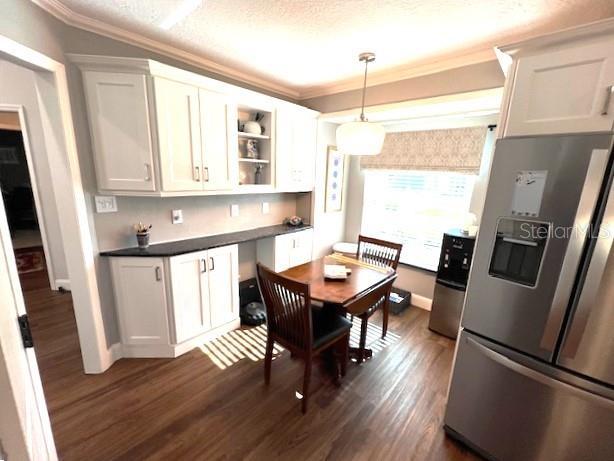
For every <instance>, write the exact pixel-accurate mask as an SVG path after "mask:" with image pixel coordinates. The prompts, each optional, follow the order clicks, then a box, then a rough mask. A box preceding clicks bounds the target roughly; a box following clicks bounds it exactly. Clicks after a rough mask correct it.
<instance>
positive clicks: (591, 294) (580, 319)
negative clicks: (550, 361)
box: [561, 185, 614, 359]
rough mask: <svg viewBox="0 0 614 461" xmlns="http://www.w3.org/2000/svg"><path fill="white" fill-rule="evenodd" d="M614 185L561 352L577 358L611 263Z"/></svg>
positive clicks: (571, 357) (613, 228)
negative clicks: (592, 310)
mask: <svg viewBox="0 0 614 461" xmlns="http://www.w3.org/2000/svg"><path fill="white" fill-rule="evenodd" d="M613 233H614V185H613V186H612V187H611V188H610V193H609V195H608V202H607V204H606V207H605V212H604V215H603V220H602V222H601V224H600V225H599V233H598V234H597V236H596V238H595V249H594V250H593V254H592V256H591V261H590V265H589V266H588V270H587V272H586V277H585V279H584V285H583V286H582V292H581V293H580V298H579V299H578V304H577V305H576V306H575V309H574V311H573V312H572V316H571V319H572V321H571V323H570V326H569V330H568V331H567V334H566V335H565V340H564V343H563V349H562V351H561V356H562V357H565V358H569V359H573V358H574V357H575V355H576V352H577V351H578V347H579V346H580V342H581V340H582V336H584V331H585V329H586V325H587V323H588V318H589V316H590V313H591V309H592V308H593V306H594V305H595V302H596V301H597V294H598V293H599V289H600V286H601V283H602V279H603V275H604V273H605V271H606V266H607V265H608V258H609V257H610V251H611V250H612V242H613V238H614V235H612V234H613Z"/></svg>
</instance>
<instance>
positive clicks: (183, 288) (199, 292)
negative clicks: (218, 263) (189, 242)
mask: <svg viewBox="0 0 614 461" xmlns="http://www.w3.org/2000/svg"><path fill="white" fill-rule="evenodd" d="M169 262H170V270H171V293H172V295H171V299H172V307H173V320H174V322H173V323H174V328H173V333H174V339H175V342H177V343H181V342H183V341H186V340H188V339H190V338H193V337H195V336H198V335H200V334H202V333H204V332H205V331H207V330H209V329H210V328H211V314H210V312H209V309H208V306H209V274H208V273H207V251H199V252H198V253H188V254H185V255H180V256H174V257H172V258H169Z"/></svg>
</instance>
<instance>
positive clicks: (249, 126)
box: [243, 120, 262, 134]
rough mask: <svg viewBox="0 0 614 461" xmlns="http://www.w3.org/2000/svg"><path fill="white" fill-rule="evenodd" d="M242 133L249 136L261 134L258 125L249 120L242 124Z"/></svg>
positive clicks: (260, 128)
mask: <svg viewBox="0 0 614 461" xmlns="http://www.w3.org/2000/svg"><path fill="white" fill-rule="evenodd" d="M243 132H244V133H249V134H262V127H261V126H260V123H258V122H254V121H253V120H250V121H248V122H245V123H244V124H243Z"/></svg>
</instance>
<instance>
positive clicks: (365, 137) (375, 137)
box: [337, 120, 386, 155]
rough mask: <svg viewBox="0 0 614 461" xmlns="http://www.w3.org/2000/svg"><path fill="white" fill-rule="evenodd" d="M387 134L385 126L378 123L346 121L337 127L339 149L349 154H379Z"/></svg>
mask: <svg viewBox="0 0 614 461" xmlns="http://www.w3.org/2000/svg"><path fill="white" fill-rule="evenodd" d="M385 136H386V132H385V131H384V128H383V127H382V126H381V125H379V124H377V123H371V122H367V121H366V120H365V121H364V122H361V121H358V122H349V123H344V124H343V125H340V126H339V127H338V128H337V150H338V151H339V152H341V153H342V154H347V155H377V154H379V153H380V152H381V151H382V145H383V144H384V137H385Z"/></svg>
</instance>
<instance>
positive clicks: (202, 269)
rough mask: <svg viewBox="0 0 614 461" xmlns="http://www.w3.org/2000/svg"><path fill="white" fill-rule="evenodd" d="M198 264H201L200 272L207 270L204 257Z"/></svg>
mask: <svg viewBox="0 0 614 461" xmlns="http://www.w3.org/2000/svg"><path fill="white" fill-rule="evenodd" d="M200 264H201V268H200V272H201V273H202V274H204V273H205V272H207V261H206V260H205V258H203V259H201V260H200Z"/></svg>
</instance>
